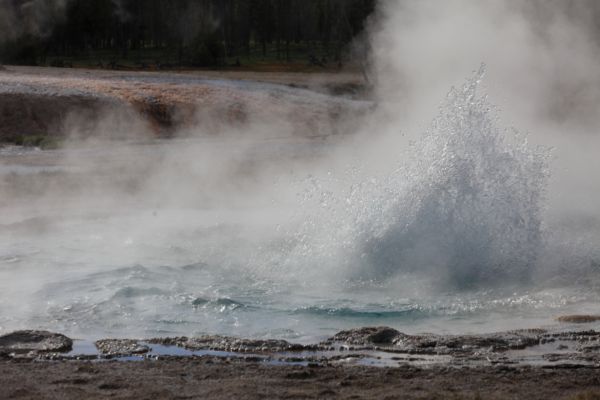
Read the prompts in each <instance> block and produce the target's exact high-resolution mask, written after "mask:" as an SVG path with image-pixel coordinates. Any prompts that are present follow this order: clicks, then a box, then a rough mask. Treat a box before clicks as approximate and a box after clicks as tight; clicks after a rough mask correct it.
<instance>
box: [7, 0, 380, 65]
mask: <svg viewBox="0 0 600 400" xmlns="http://www.w3.org/2000/svg"><path fill="white" fill-rule="evenodd" d="M375 3H376V0H0V33H2V36H3V39H0V62H3V63H6V64H20V65H47V66H56V67H65V66H85V67H102V68H112V69H120V68H140V69H146V68H148V69H169V68H186V67H189V68H226V67H249V68H252V67H257V68H260V67H261V66H262V67H267V68H268V67H269V66H279V67H285V66H286V65H287V66H292V65H296V66H304V67H306V66H309V67H313V68H340V67H342V66H343V65H345V64H346V63H358V64H360V63H361V62H362V61H363V60H364V59H365V58H366V51H367V50H366V49H365V48H364V47H362V48H361V46H356V45H355V43H356V41H354V39H355V38H356V37H357V36H359V35H361V34H362V32H363V31H364V29H365V26H366V24H367V23H368V22H367V21H368V18H369V16H370V15H371V14H372V13H373V12H374V9H375V6H376V4H375Z"/></svg>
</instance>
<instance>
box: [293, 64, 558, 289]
mask: <svg viewBox="0 0 600 400" xmlns="http://www.w3.org/2000/svg"><path fill="white" fill-rule="evenodd" d="M484 72H485V68H484V66H483V65H482V67H481V69H480V70H479V71H478V72H477V73H476V74H475V76H474V77H472V78H471V79H470V80H468V81H467V82H466V83H465V84H464V85H463V86H462V87H461V88H458V89H456V88H453V89H452V90H451V91H450V93H449V94H448V96H447V98H446V100H445V102H444V103H443V105H442V106H441V107H440V113H439V115H438V116H437V117H436V118H435V119H434V121H433V123H432V124H431V127H430V128H429V130H428V131H427V132H426V133H425V134H424V135H423V136H422V138H421V139H420V140H419V141H417V142H416V143H414V144H412V146H411V147H410V151H409V153H408V154H405V153H404V152H401V154H400V156H401V157H402V158H403V159H404V160H406V161H405V162H403V163H401V164H400V166H398V167H396V168H394V170H393V171H391V172H390V173H388V174H385V175H384V176H377V177H369V178H364V176H361V174H360V173H359V172H357V171H356V170H353V171H352V172H350V173H349V176H344V177H343V178H342V179H341V181H343V182H344V183H345V184H346V189H343V190H341V191H337V192H336V190H335V189H333V188H332V187H333V186H334V185H332V183H333V181H335V180H336V179H335V178H331V177H329V178H328V179H326V180H318V179H315V178H313V179H312V181H311V182H312V183H311V189H310V190H309V192H308V193H309V194H308V196H307V198H308V199H313V200H316V202H317V203H318V204H316V210H317V211H316V212H315V211H314V210H315V207H307V211H306V214H307V215H306V222H305V223H304V224H303V227H302V229H301V231H300V233H298V234H296V235H295V237H296V239H297V240H298V244H297V246H296V248H295V250H294V252H296V253H297V254H295V255H294V256H293V257H291V258H288V260H290V259H291V260H293V261H292V262H294V263H296V262H297V260H298V259H301V260H303V261H302V262H303V263H306V264H308V265H318V266H319V267H318V269H319V270H321V271H322V268H324V266H326V268H333V269H335V270H336V271H338V272H342V273H343V274H345V275H344V276H345V277H346V278H348V279H350V280H357V279H358V280H374V281H381V280H385V279H389V278H393V277H396V276H397V275H408V274H410V275H412V276H413V278H417V279H419V278H425V279H426V280H428V281H429V282H431V283H434V284H435V285H436V286H440V285H441V286H443V287H446V288H459V289H460V288H481V287H492V286H497V285H502V284H515V283H525V282H527V281H528V280H529V278H530V275H531V272H532V270H533V268H534V267H535V265H536V255H537V253H538V251H540V249H541V247H542V223H541V220H540V219H541V207H542V206H543V197H544V190H545V187H546V181H547V175H548V168H547V155H548V152H547V151H546V150H544V149H536V148H532V147H531V146H529V145H528V143H527V140H526V139H525V137H524V136H523V135H520V134H519V133H518V132H516V131H514V130H513V131H511V130H503V129H501V128H500V127H499V121H498V118H497V117H496V110H495V108H494V107H493V106H492V105H491V104H490V103H489V101H488V100H487V97H486V96H478V94H477V89H478V86H479V84H480V82H481V79H482V78H483V75H484ZM307 204H312V201H311V200H309V201H307ZM307 259H308V261H307ZM288 262H289V261H288ZM297 267H298V268H300V267H299V266H297ZM340 268H341V269H342V270H340Z"/></svg>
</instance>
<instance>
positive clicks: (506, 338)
mask: <svg viewBox="0 0 600 400" xmlns="http://www.w3.org/2000/svg"><path fill="white" fill-rule="evenodd" d="M544 332H545V331H543V330H522V331H512V332H502V333H493V334H486V335H433V334H423V335H407V334H404V333H402V332H398V331H397V330H395V329H393V328H388V327H366V328H358V329H351V330H346V331H341V332H339V333H337V334H336V335H334V336H333V337H331V338H329V339H328V340H327V341H326V342H325V343H323V344H322V345H323V346H326V345H330V344H331V343H335V342H338V343H339V342H342V343H345V344H348V345H359V346H363V347H365V348H369V349H371V348H374V347H373V345H374V344H377V345H378V346H377V348H378V349H379V350H381V351H393V352H399V353H416V354H440V355H443V354H450V355H457V354H472V353H490V352H501V351H506V350H516V349H524V348H526V347H529V346H533V345H536V344H538V343H539V342H540V336H541V335H542V334H543V333H544Z"/></svg>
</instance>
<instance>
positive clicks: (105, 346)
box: [94, 339, 150, 356]
mask: <svg viewBox="0 0 600 400" xmlns="http://www.w3.org/2000/svg"><path fill="white" fill-rule="evenodd" d="M94 344H95V345H96V348H97V349H98V351H100V353H102V354H103V355H105V356H126V355H131V354H145V353H147V352H149V351H150V347H148V346H146V345H145V344H140V343H139V342H138V341H137V340H131V339H102V340H98V341H96V342H95V343H94Z"/></svg>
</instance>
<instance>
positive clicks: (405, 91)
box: [0, 0, 600, 340]
mask: <svg viewBox="0 0 600 400" xmlns="http://www.w3.org/2000/svg"><path fill="white" fill-rule="evenodd" d="M191 3H193V2H190V4H191ZM209 3H210V2H197V4H196V5H197V6H198V7H200V6H201V5H204V6H206V5H208V4H209ZM225 3H227V4H229V3H228V2H224V3H223V4H225ZM234 3H236V2H231V4H234ZM259 3H260V4H262V2H256V4H255V7H259ZM271 3H272V4H271ZM271 3H269V4H271V5H273V7H275V6H277V7H279V8H273V9H278V10H280V11H281V12H282V13H283V12H284V11H285V12H286V13H289V11H290V10H294V8H293V7H296V6H298V4H296V3H297V2H293V1H292V2H283V1H282V2H271ZM317 3H318V4H320V5H322V6H323V7H325V6H326V5H327V6H330V7H332V8H331V10H338V11H339V10H340V9H343V11H344V13H347V15H348V16H350V15H352V14H351V13H352V8H347V9H346V7H350V6H349V5H350V4H352V5H356V4H359V3H361V2H336V1H323V2H315V4H317ZM355 3H356V4H355ZM363 3H365V4H366V3H367V2H363ZM1 4H2V10H3V11H2V14H1V15H0V26H2V27H3V28H2V29H3V31H6V32H7V33H6V35H5V37H6V38H8V40H7V41H6V42H7V43H8V44H7V45H6V49H9V50H10V51H8V50H7V52H5V53H4V55H5V57H8V60H9V61H10V57H14V56H15V54H18V52H15V47H14V46H17V48H18V41H19V40H23V38H24V37H29V39H28V40H33V41H34V42H35V43H33V44H32V46H34V47H33V48H34V49H39V48H38V47H36V46H38V45H39V44H40V43H52V40H55V39H56V36H55V35H56V32H57V31H56V30H55V29H56V27H60V26H66V25H65V24H67V25H68V22H65V21H68V20H69V19H68V18H67V14H68V12H66V11H65V10H68V7H69V3H61V2H49V1H47V2H43V1H39V2H38V1H30V2H20V3H19V2H7V1H4V2H3V3H1ZM107 4H108V3H107ZM110 4H111V5H112V8H111V10H112V11H111V14H110V15H117V17H116V18H117V19H118V20H119V21H121V22H120V23H122V24H127V21H130V20H131V19H135V14H133V15H132V14H131V12H132V11H131V9H129V8H127V7H126V4H128V3H127V2H123V3H110ZM248 4H254V3H252V2H248ZM311 4H312V2H311ZM342 4H345V6H343V5H342ZM367 6H368V5H365V7H366V8H365V10H368V7H367ZM249 7H251V6H249ZM335 7H338V8H337V9H336V8H335ZM340 7H341V8H340ZM597 8H598V6H597V5H596V2H594V1H540V2H537V1H518V2H517V1H514V2H513V1H511V2H509V1H506V2H498V1H466V0H465V1H459V0H450V1H444V2H439V1H382V2H380V3H378V4H377V6H376V8H375V10H374V12H373V13H372V14H368V13H367V14H366V15H368V18H363V19H362V20H361V21H362V22H360V23H356V24H355V25H354V23H353V22H351V21H352V18H350V17H348V18H347V19H348V22H349V24H350V25H349V26H350V27H349V28H348V27H347V28H344V29H342V28H340V26H342V25H339V26H338V25H336V24H335V23H334V22H332V21H333V20H332V21H330V22H329V25H327V23H325V22H324V24H325V25H323V26H331V27H332V29H331V35H332V36H331V42H330V44H329V45H330V46H331V47H330V48H329V50H327V49H326V45H325V43H324V42H323V40H324V37H321V38H320V39H319V40H321V42H320V43H319V45H318V46H317V45H316V44H315V49H314V51H313V53H314V54H311V56H312V57H313V58H310V60H312V62H313V63H312V64H314V61H315V60H314V58H316V59H317V61H319V62H322V61H325V62H322V63H323V64H326V65H325V67H327V65H328V64H332V63H333V64H335V65H334V67H335V68H342V71H341V72H339V71H338V72H337V73H338V74H343V73H352V74H354V75H356V76H358V77H359V78H358V79H359V80H360V82H361V84H360V87H361V88H362V89H361V90H358V91H352V92H350V93H348V92H344V95H342V96H340V95H337V94H335V93H333V92H332V91H331V90H329V89H327V88H324V87H323V85H322V84H321V83H320V82H317V78H316V77H317V75H315V78H314V80H312V78H307V80H306V82H305V85H304V86H303V87H297V85H294V86H290V85H282V84H279V83H272V82H271V83H265V82H256V81H253V82H249V81H238V80H222V79H221V80H214V79H212V80H211V79H209V80H207V79H205V78H202V77H201V76H199V75H195V74H183V75H176V74H170V75H167V74H165V75H161V74H157V73H139V72H138V73H137V74H139V75H135V74H136V73H134V72H127V71H123V70H124V68H123V67H127V65H121V64H125V63H126V62H127V61H124V59H121V58H120V57H122V54H121V55H120V56H114V55H112V54H111V53H110V51H113V50H115V49H111V46H112V45H111V44H110V43H107V44H106V49H102V45H100V44H98V43H101V39H100V38H99V40H100V42H98V43H97V44H96V45H97V48H95V47H94V45H90V46H91V47H88V48H87V51H86V52H85V53H86V54H87V55H86V56H85V57H83V56H81V53H77V52H75V50H73V49H72V48H71V50H69V46H74V45H73V44H72V43H71V42H69V41H66V42H65V43H67V42H68V43H67V44H65V50H64V53H60V54H59V53H53V50H51V49H50V48H48V49H47V54H46V56H45V57H46V59H45V60H46V61H45V62H48V60H50V59H51V58H52V57H53V58H52V60H54V61H55V62H56V63H58V61H60V62H62V63H63V65H64V64H67V63H70V62H74V63H84V65H85V63H86V62H87V63H88V64H89V63H95V62H96V60H99V61H102V57H105V56H99V55H98V54H100V53H99V50H106V51H108V52H109V53H105V54H109V55H110V56H111V57H115V58H116V60H113V61H114V62H113V61H111V62H110V63H109V64H114V65H112V66H111V67H116V69H120V70H121V71H120V72H114V71H110V73H109V72H106V71H98V70H96V71H94V72H91V73H90V74H89V76H87V75H85V73H83V72H77V71H72V72H69V70H66V71H67V72H62V70H61V71H60V72H57V71H56V70H52V71H47V72H44V70H40V69H26V68H25V69H23V68H21V69H20V68H15V67H11V66H7V67H6V69H7V71H5V72H0V85H1V86H0V87H1V88H2V92H1V93H0V96H2V97H4V99H5V100H6V99H10V101H11V102H14V101H16V100H15V99H19V101H23V100H22V99H23V96H28V95H30V94H31V93H30V92H34V94H35V95H36V96H41V97H43V98H46V97H45V96H47V94H48V93H50V95H49V96H54V97H53V100H51V101H50V102H49V103H48V107H56V106H57V104H58V103H60V102H61V101H63V100H65V99H68V101H73V100H72V99H73V98H72V97H70V96H71V94H70V93H71V92H68V91H75V92H76V95H77V96H83V97H84V98H86V99H87V97H86V96H89V93H96V94H99V95H98V96H99V97H100V98H101V100H102V101H100V102H99V103H98V104H100V105H101V107H99V106H97V105H96V103H93V104H92V105H89V104H88V103H85V104H83V105H82V104H81V103H77V104H76V106H77V107H79V109H78V110H79V111H78V112H73V111H71V112H69V110H68V109H66V110H65V109H63V108H60V113H57V114H58V115H60V118H58V119H55V120H53V121H54V122H53V124H51V125H48V126H49V128H48V129H49V131H51V132H50V134H52V133H57V135H58V136H59V137H61V138H62V139H61V142H60V143H61V147H60V148H59V149H56V150H43V151H41V150H39V149H32V148H22V147H4V148H3V149H0V152H2V158H1V159H0V173H1V175H0V189H1V194H2V197H1V199H0V207H1V208H0V212H1V216H2V220H1V221H0V223H1V225H0V237H1V241H0V243H1V245H0V246H1V247H0V275H1V277H2V279H1V281H0V282H1V283H0V285H1V289H2V291H1V293H2V294H1V295H0V328H1V329H2V330H11V329H15V328H25V327H36V328H49V329H53V330H59V331H63V332H67V333H71V334H75V335H82V336H87V337H97V336H105V335H110V336H131V335H133V336H159V335H160V336H167V335H179V334H185V335H191V334H198V333H221V334H234V335H244V336H262V337H284V338H290V339H295V340H313V339H314V338H317V337H322V336H325V335H328V334H330V333H332V332H334V331H336V330H338V329H340V328H345V327H352V326H360V325H373V324H377V325H389V326H393V327H395V328H397V329H399V330H401V331H407V332H415V331H436V332H465V331H468V332H474V331H478V332H481V331H491V330H499V329H510V328H515V327H537V326H540V325H546V324H552V323H553V318H554V317H555V316H557V315H560V314H564V313H586V312H588V313H594V312H596V310H597V297H598V292H597V281H598V276H599V275H598V273H599V271H598V268H600V254H599V249H598V240H599V239H600V208H599V207H600V206H599V205H598V204H600V203H599V202H598V194H599V190H600V182H599V181H598V179H597V177H596V171H598V170H599V167H600V161H598V157H597V155H596V152H597V150H598V148H599V147H598V145H599V144H600V143H599V140H600V139H599V136H598V132H597V131H596V128H597V125H598V123H597V122H596V115H597V110H596V108H597V107H598V104H599V103H598V101H597V96H598V89H597V88H598V87H599V85H598V83H599V82H598V76H597V74H598V72H597V68H596V66H597V65H598V63H597V61H598V54H599V53H598V50H599V47H598V38H600V33H599V32H598V29H597V26H596V23H597V22H596V18H595V15H597ZM36 10H46V11H44V12H40V11H36ZM198 10H200V11H199V14H198V15H199V17H198V18H200V16H201V17H202V20H203V21H205V20H206V21H208V20H210V26H213V28H211V29H213V31H212V32H222V31H221V30H220V29H221V27H222V26H223V25H221V24H222V23H224V22H223V20H220V19H219V18H218V15H219V14H218V13H209V12H208V11H206V10H204V11H203V10H202V9H201V8H198ZM207 10H208V9H207ZM257 10H258V9H257ZM115 13H116V14H115ZM286 13H284V14H285V15H288V14H286ZM326 14H327V13H325V14H323V15H326ZM193 15H195V14H189V15H188V16H189V17H190V18H192V16H193ZM336 15H344V14H340V13H338V14H336ZM366 15H365V16H366ZM209 17H210V18H209ZM14 21H19V22H20V23H17V22H14ZM25 21H27V22H26V23H25ZM194 21H195V19H194ZM286 21H291V20H290V19H288V20H286ZM340 24H341V22H340ZM191 25H193V24H192V22H186V21H180V24H179V25H178V26H180V27H183V28H182V29H183V30H186V29H187V27H189V26H191ZM200 25H203V24H200ZM257 26H261V25H257ZM282 26H283V25H282ZM285 26H288V25H285ZM289 26H291V25H289ZM295 26H297V25H295ZM302 26H303V25H302ZM315 26H320V25H318V24H317V25H315ZM353 26H355V28H353ZM362 28H364V29H362ZM190 29H191V28H190ZM256 32H257V33H256V36H254V41H253V42H252V46H254V49H255V50H256V51H258V52H259V53H260V52H262V51H263V45H264V46H265V47H268V51H266V52H267V53H268V52H272V53H271V54H272V55H273V56H274V57H276V54H277V52H279V57H281V58H282V59H285V58H286V55H285V54H286V34H287V33H286V32H288V30H286V29H283V28H282V30H281V31H280V42H279V44H275V43H276V41H277V40H278V39H277V35H275V34H274V35H273V36H272V37H270V38H269V39H267V38H266V37H265V38H264V43H263V42H262V41H261V40H262V39H261V38H263V36H260V32H259V31H256ZM290 32H291V31H290ZM318 32H320V31H318V30H315V31H314V35H316V36H314V38H315V40H317V39H316V38H317V37H318V34H317V33H318ZM305 33H306V32H305ZM110 34H111V33H110V32H108V33H106V35H108V36H110ZM220 34H221V33H219V35H220ZM177 35H179V36H177ZM306 35H308V36H305V37H303V38H301V39H299V43H302V40H309V39H306V38H307V37H310V35H309V34H306ZM336 35H337V36H336ZM167 36H168V35H167ZM209 36H210V35H209ZM209 36H206V35H205V36H202V38H203V39H201V43H205V44H207V43H210V42H211V41H216V42H217V43H220V44H222V45H224V46H225V47H224V50H223V51H224V53H220V50H219V52H217V53H214V54H216V56H215V57H216V58H215V57H213V58H206V59H203V60H204V61H207V60H212V61H210V62H214V63H216V64H215V65H219V64H220V65H221V66H223V63H229V62H231V60H230V59H229V58H228V57H229V56H228V54H229V53H227V52H228V51H229V49H228V48H227V43H230V44H231V43H233V42H228V39H227V38H226V36H218V35H217V36H216V37H213V36H210V37H209ZM174 37H175V38H179V39H178V40H180V43H181V45H182V47H181V53H179V52H178V51H173V53H172V54H171V55H166V54H167V53H168V52H167V50H168V48H169V45H168V44H165V46H166V47H165V48H164V49H163V50H165V51H166V53H160V55H159V57H163V58H164V59H166V58H169V57H172V59H169V60H168V61H165V62H159V63H156V62H155V61H152V63H156V64H163V67H164V66H165V64H173V65H171V66H170V67H168V68H182V67H186V66H192V64H194V63H195V61H194V59H193V58H194V56H193V54H197V53H194V50H193V46H192V45H191V43H192V42H186V41H185V40H184V39H183V36H182V34H180V33H178V34H176V35H175V36H174ZM194 37H196V38H198V36H197V35H196V34H195V35H194ZM232 37H233V36H232ZM32 38H33V39H32ZM46 38H54V39H52V40H50V39H46ZM349 39H350V40H349ZM289 42H290V43H289V44H288V46H290V47H289V49H290V54H292V53H291V52H292V50H291V48H292V47H293V46H292V44H293V40H292V39H290V41H289ZM69 43H70V44H69ZM111 43H112V42H111ZM115 43H116V42H115ZM128 43H129V42H128ZM165 43H167V41H166V42H165ZM207 46H208V45H207ZM252 46H250V47H252ZM126 47H127V46H126ZM176 47H177V46H175V48H176ZM115 48H116V51H117V52H122V51H123V50H124V47H123V46H120V47H119V45H117V44H116V45H115ZM208 48H210V46H208V47H206V49H208ZM234 48H235V49H238V50H239V51H240V52H241V53H240V54H242V53H243V47H239V48H238V47H235V46H234ZM127 50H128V51H131V52H137V53H136V54H137V56H136V57H139V59H138V60H137V61H139V62H140V63H141V64H140V66H143V65H142V64H143V63H144V62H145V61H144V57H147V55H146V56H145V55H144V50H139V49H133V48H127ZM36 51H37V50H36ZM232 51H233V50H232ZM235 51H237V50H235ZM327 51H329V52H330V53H326V52H327ZM320 52H323V53H320ZM209 53H210V52H209ZM209 53H207V54H209ZM56 54H59V55H56ZM214 54H213V55H214ZM231 54H234V53H231ZM323 54H330V56H329V58H327V60H323V57H324V56H323ZM180 55H181V57H180ZM307 55H308V53H306V54H303V55H301V56H297V55H296V57H305V56H307ZM234 57H236V56H234ZM240 57H241V64H242V65H243V64H244V63H251V62H253V61H252V57H247V58H243V57H242V56H240ZM265 57H267V58H268V54H267V55H266V56H265ZM290 57H291V56H290ZM291 58H293V57H291ZM34 59H35V61H36V62H38V63H40V62H41V61H42V60H44V58H43V57H41V56H40V55H39V54H38V53H36V55H35V57H34ZM196 61H198V60H196ZM204 61H203V62H204ZM50 62H52V61H50ZM207 62H208V61H207ZM303 62H306V61H303ZM8 63H9V62H7V64H8ZM105 63H106V57H105V59H104V61H103V64H105ZM117 64H119V65H120V66H119V65H117ZM175 64H177V66H175ZM188 64H189V65H188ZM338 64H341V66H340V65H338ZM88 66H89V65H88ZM311 67H315V68H317V67H319V68H321V67H320V66H318V65H317V66H315V65H312V66H311ZM148 68H151V67H150V66H148ZM165 68H167V67H165ZM344 71H345V72H344ZM348 71H350V72H348ZM336 76H337V75H336ZM169 85H171V86H169ZM169 87H170V88H171V89H172V91H171V92H169V91H168V90H166V88H169ZM67 89H68V90H67ZM186 90H187V91H186ZM67 92H68V93H67ZM158 92H162V93H160V94H159V93H158ZM139 93H144V96H145V97H144V98H143V99H142V100H140V99H139V98H138V97H135V96H138V95H139ZM176 94H177V95H178V96H177V97H176V96H175V95H176ZM10 96H13V97H10ZM169 96H171V97H169ZM2 97H0V99H1V98H2ZM147 98H152V99H157V100H156V101H159V102H163V103H165V102H166V103H168V102H169V101H171V100H173V99H176V100H177V101H182V102H184V103H185V104H186V107H183V108H182V109H178V110H179V111H176V112H175V111H174V114H173V119H172V120H170V121H171V122H170V123H169V124H168V129H166V128H165V126H159V127H158V128H157V127H156V121H154V122H152V121H150V122H149V121H148V119H147V118H145V117H146V116H147V108H144V107H145V106H142V107H141V108H140V106H139V103H136V101H139V102H141V103H142V104H146V103H144V102H146V101H148V100H147ZM182 98H183V100H181V99H182ZM207 98H208V99H209V100H207ZM131 99H133V100H131ZM190 99H191V100H190ZM232 99H234V100H232ZM65 101H66V100H65ZM5 103H6V101H5ZM161 104H162V103H161ZM5 107H6V106H5ZM31 107H32V109H33V108H34V107H35V106H33V105H31ZM81 110H84V111H85V112H82V111H81ZM140 110H141V111H140ZM182 110H183V111H182ZM144 112H146V114H145V113H144ZM230 112H231V113H232V114H233V115H235V116H238V117H236V118H229V117H225V116H227V115H229V114H228V113H230ZM5 114H6V113H5ZM12 115H14V113H13V114H12ZM23 115H25V116H28V115H39V114H36V113H31V114H23ZM240 115H243V117H241V118H239V116H240ZM4 118H9V117H7V116H6V115H5V117H4ZM11 121H12V120H11ZM11 123H13V125H11V126H18V124H17V123H14V121H12V122H11ZM159 125H160V120H159ZM25 126H28V125H25ZM513 127H514V128H513ZM165 129H166V131H167V134H165ZM157 132H158V136H169V138H168V139H164V138H163V139H157V138H156V137H157ZM46 133H47V132H46Z"/></svg>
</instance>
